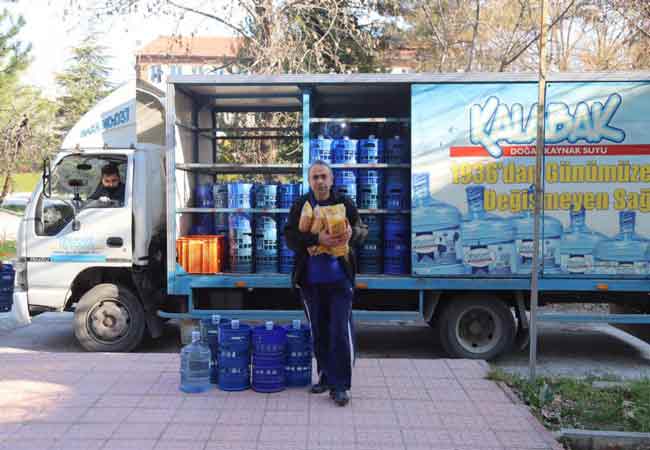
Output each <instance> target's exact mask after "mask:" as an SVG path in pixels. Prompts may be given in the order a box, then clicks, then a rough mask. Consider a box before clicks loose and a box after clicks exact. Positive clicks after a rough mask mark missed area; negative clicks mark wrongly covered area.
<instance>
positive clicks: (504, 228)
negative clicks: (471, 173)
mask: <svg viewBox="0 0 650 450" xmlns="http://www.w3.org/2000/svg"><path fill="white" fill-rule="evenodd" d="M465 192H466V194H467V205H468V210H469V213H468V215H467V216H466V217H465V218H464V220H463V221H462V223H461V225H460V236H461V244H462V252H463V263H464V264H465V266H466V268H467V269H468V271H469V273H471V274H473V275H509V274H512V273H516V272H517V250H516V247H515V240H514V235H515V229H514V226H513V224H512V221H511V220H510V219H503V218H501V217H498V216H495V215H493V214H488V213H487V212H485V206H484V194H485V187H484V186H468V187H467V188H465Z"/></svg>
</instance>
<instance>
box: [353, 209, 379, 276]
mask: <svg viewBox="0 0 650 450" xmlns="http://www.w3.org/2000/svg"><path fill="white" fill-rule="evenodd" d="M363 221H364V223H365V224H366V225H367V227H368V236H367V237H366V239H365V241H364V242H363V244H361V248H359V272H361V273H365V274H381V273H382V272H383V263H382V261H383V256H384V255H383V249H384V241H383V224H384V222H383V220H382V217H381V216H380V215H377V214H368V215H367V216H364V218H363Z"/></svg>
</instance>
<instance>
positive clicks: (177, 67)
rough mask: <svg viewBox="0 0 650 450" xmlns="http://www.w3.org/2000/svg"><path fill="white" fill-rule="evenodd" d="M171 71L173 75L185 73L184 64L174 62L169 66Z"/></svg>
mask: <svg viewBox="0 0 650 450" xmlns="http://www.w3.org/2000/svg"><path fill="white" fill-rule="evenodd" d="M169 73H170V74H171V75H183V66H181V65H178V64H172V65H171V66H170V67H169Z"/></svg>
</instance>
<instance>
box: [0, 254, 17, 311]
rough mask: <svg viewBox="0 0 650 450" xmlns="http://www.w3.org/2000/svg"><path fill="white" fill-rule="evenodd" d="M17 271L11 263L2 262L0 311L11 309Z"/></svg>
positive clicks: (0, 264)
mask: <svg viewBox="0 0 650 450" xmlns="http://www.w3.org/2000/svg"><path fill="white" fill-rule="evenodd" d="M15 276H16V271H15V270H14V267H13V266H12V265H11V264H2V262H0V312H9V311H11V306H12V305H13V301H14V300H13V296H14V279H15Z"/></svg>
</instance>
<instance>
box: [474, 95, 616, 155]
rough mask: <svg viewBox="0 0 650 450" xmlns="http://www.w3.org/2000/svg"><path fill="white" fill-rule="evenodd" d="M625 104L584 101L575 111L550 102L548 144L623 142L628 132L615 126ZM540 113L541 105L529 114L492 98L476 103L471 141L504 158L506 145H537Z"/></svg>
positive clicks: (613, 99)
mask: <svg viewBox="0 0 650 450" xmlns="http://www.w3.org/2000/svg"><path fill="white" fill-rule="evenodd" d="M621 103H622V99H621V96H620V95H619V94H611V95H610V96H609V97H608V98H607V101H606V102H605V104H603V103H600V102H591V104H588V103H586V102H580V103H578V104H577V105H576V106H575V108H574V110H573V111H571V109H570V108H569V105H567V104H565V103H550V104H549V105H548V107H547V110H546V136H545V143H546V144H557V143H559V142H563V141H568V142H569V143H571V144H575V143H576V142H579V141H585V142H588V143H590V144H595V143H598V142H601V141H610V142H615V143H620V142H623V141H624V140H625V132H624V131H623V130H621V129H619V128H616V127H614V126H612V125H611V121H612V119H613V118H614V115H615V114H616V111H618V108H619V107H620V106H621ZM536 114H537V103H534V104H533V105H532V106H531V107H530V109H529V110H528V113H527V114H526V113H525V111H524V106H523V105H521V104H519V103H514V104H513V105H512V106H508V105H506V104H505V103H502V102H501V101H500V100H499V99H498V98H497V97H494V96H492V97H490V98H488V99H487V100H486V101H485V103H484V104H483V105H480V104H475V105H472V106H471V108H470V127H469V128H470V141H471V142H472V144H475V145H481V146H483V147H484V148H485V149H486V150H487V151H488V153H489V154H490V155H491V156H493V157H494V158H500V157H501V156H502V155H503V148H502V147H501V146H502V145H504V144H507V145H512V144H521V145H530V144H532V143H533V142H535V138H536V133H537V115H536Z"/></svg>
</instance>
